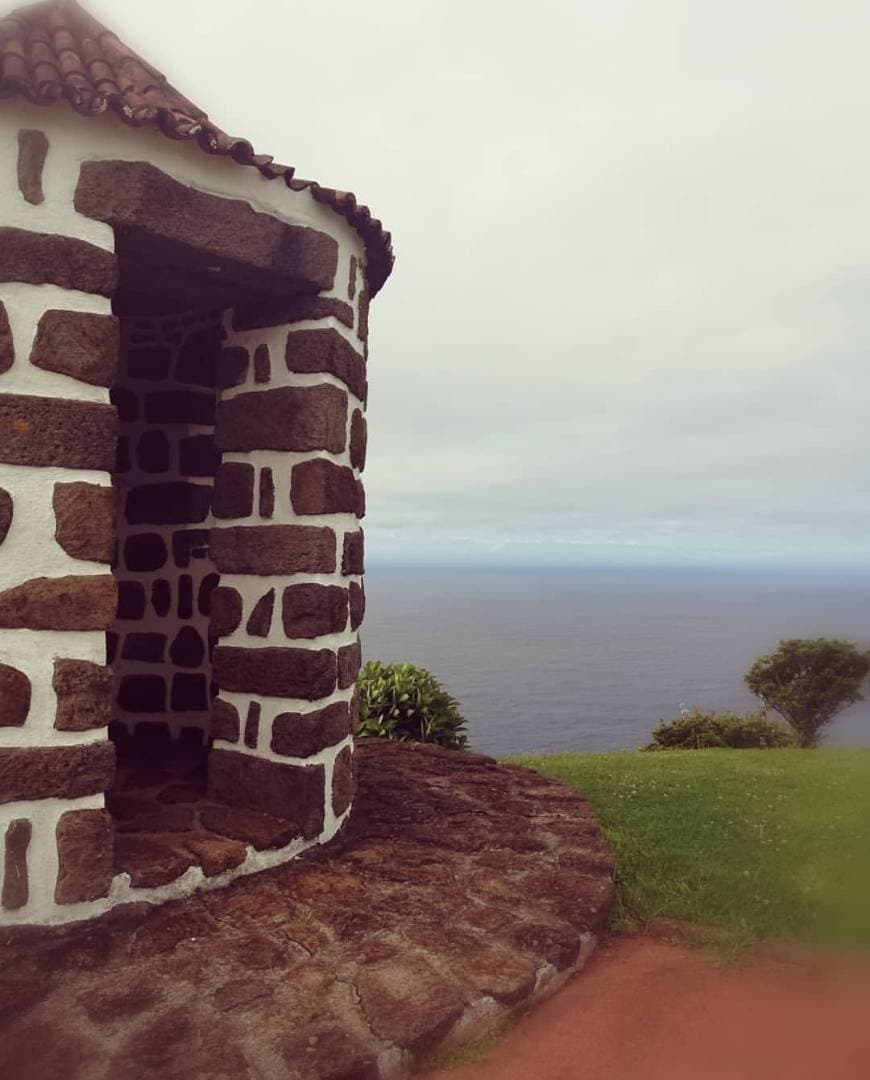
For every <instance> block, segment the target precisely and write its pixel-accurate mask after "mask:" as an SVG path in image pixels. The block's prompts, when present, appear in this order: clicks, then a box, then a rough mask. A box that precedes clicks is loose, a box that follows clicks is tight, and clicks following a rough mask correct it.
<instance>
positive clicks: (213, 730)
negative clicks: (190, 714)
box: [210, 698, 241, 742]
mask: <svg viewBox="0 0 870 1080" xmlns="http://www.w3.org/2000/svg"><path fill="white" fill-rule="evenodd" d="M240 731H241V720H240V719H239V710H238V709H237V708H236V707H235V705H231V704H230V703H229V702H228V701H222V700H221V699H220V698H215V699H214V701H213V702H212V703H211V724H210V734H211V737H212V738H213V739H225V740H226V741H227V742H238V741H239V733H240Z"/></svg>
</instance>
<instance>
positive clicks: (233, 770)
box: [201, 750, 325, 843]
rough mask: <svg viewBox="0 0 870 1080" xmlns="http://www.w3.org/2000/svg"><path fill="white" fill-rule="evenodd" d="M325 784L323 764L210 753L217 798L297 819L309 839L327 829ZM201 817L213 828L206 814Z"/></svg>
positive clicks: (211, 789)
mask: <svg viewBox="0 0 870 1080" xmlns="http://www.w3.org/2000/svg"><path fill="white" fill-rule="evenodd" d="M324 785H325V780H324V773H323V766H322V765H311V766H300V765H284V764H283V763H279V762H275V761H263V760H262V759H261V758H256V757H252V756H250V755H249V754H239V753H236V752H235V751H233V750H212V751H211V753H210V755H209V762H208V789H209V794H210V795H211V797H212V798H213V799H215V800H218V801H220V802H223V803H226V804H227V805H228V806H237V807H238V806H241V807H243V808H245V809H247V810H256V811H257V812H258V813H262V814H269V815H271V816H273V817H276V818H280V819H283V820H285V821H286V822H295V824H296V825H297V826H298V828H299V830H300V831H301V832H302V835H303V836H304V837H305V839H306V840H312V839H313V838H314V837H315V836H318V835H319V834H320V832H321V831H322V830H323V797H324V790H325V787H324ZM201 820H202V822H203V824H204V825H206V827H207V828H212V829H213V826H209V825H208V824H207V823H206V819H205V817H204V816H203V817H202V818H201ZM220 831H221V832H224V831H225V830H220ZM286 842H287V841H285V843H286Z"/></svg>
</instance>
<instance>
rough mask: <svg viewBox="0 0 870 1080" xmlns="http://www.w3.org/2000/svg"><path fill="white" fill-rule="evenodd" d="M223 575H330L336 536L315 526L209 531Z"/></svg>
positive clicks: (216, 560)
mask: <svg viewBox="0 0 870 1080" xmlns="http://www.w3.org/2000/svg"><path fill="white" fill-rule="evenodd" d="M211 552H212V558H213V559H214V564H215V567H216V569H217V570H218V571H220V573H222V574H270V575H271V574H305V573H309V574H331V573H332V572H333V571H334V570H335V533H334V532H333V531H332V529H327V528H324V527H323V526H318V525H248V526H245V525H235V526H231V527H229V528H214V529H212V530H211Z"/></svg>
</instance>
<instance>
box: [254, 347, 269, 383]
mask: <svg viewBox="0 0 870 1080" xmlns="http://www.w3.org/2000/svg"><path fill="white" fill-rule="evenodd" d="M271 378H272V357H271V354H270V353H269V346H268V345H258V346H257V347H256V349H255V350H254V382H258V383H267V382H269V380H270V379H271Z"/></svg>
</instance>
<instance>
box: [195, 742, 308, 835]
mask: <svg viewBox="0 0 870 1080" xmlns="http://www.w3.org/2000/svg"><path fill="white" fill-rule="evenodd" d="M211 753H212V755H214V756H219V755H221V754H223V753H224V751H223V750H212V752H211ZM231 756H232V757H240V756H241V755H239V754H231ZM248 760H249V761H252V760H254V761H255V760H257V759H255V758H248ZM209 761H210V762H211V756H210V758H209ZM279 767H280V766H279ZM199 817H200V821H201V822H202V824H203V826H204V827H205V828H206V829H210V830H211V831H212V832H214V833H219V834H220V835H221V836H226V837H230V838H231V839H233V840H238V841H240V842H241V843H243V844H250V845H251V847H253V848H256V850H257V851H264V850H266V849H267V848H279V847H284V846H285V845H287V844H289V843H290V841H291V840H295V839H296V838H297V837H298V836H299V827H298V826H297V824H296V823H295V822H294V821H287V820H285V819H284V818H276V817H273V816H272V815H270V814H263V813H260V812H259V811H256V810H247V809H245V808H244V807H241V806H205V807H203V808H202V810H201V811H200V815H199Z"/></svg>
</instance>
